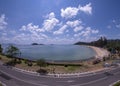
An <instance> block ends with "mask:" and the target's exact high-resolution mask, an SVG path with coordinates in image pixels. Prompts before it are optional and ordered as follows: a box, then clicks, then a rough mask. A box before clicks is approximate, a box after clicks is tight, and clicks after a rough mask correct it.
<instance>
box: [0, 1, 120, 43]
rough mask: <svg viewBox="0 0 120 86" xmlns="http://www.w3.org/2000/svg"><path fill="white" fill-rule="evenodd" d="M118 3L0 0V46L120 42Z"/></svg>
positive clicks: (119, 3) (119, 10) (119, 4)
mask: <svg viewBox="0 0 120 86" xmlns="http://www.w3.org/2000/svg"><path fill="white" fill-rule="evenodd" d="M119 8H120V0H0V43H16V44H30V43H33V42H36V43H44V44H72V43H75V42H77V41H85V42H90V41H94V40H97V39H99V38H100V37H101V36H105V37H106V38H108V39H119V38H120V9H119Z"/></svg>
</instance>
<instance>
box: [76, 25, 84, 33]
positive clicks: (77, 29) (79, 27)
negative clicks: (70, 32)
mask: <svg viewBox="0 0 120 86" xmlns="http://www.w3.org/2000/svg"><path fill="white" fill-rule="evenodd" d="M83 28H84V27H83V26H78V27H75V28H74V32H78V31H80V30H82V29H83Z"/></svg>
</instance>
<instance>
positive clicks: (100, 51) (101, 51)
mask: <svg viewBox="0 0 120 86" xmlns="http://www.w3.org/2000/svg"><path fill="white" fill-rule="evenodd" d="M88 47H89V48H91V49H93V50H94V51H95V52H96V55H95V58H96V59H101V60H102V59H103V57H108V56H109V54H110V52H109V51H107V50H106V49H103V48H99V47H95V46H88Z"/></svg>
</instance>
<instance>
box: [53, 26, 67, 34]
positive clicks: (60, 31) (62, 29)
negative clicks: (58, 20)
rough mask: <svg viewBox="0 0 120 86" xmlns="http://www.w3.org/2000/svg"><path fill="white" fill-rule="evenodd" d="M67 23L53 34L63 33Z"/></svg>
mask: <svg viewBox="0 0 120 86" xmlns="http://www.w3.org/2000/svg"><path fill="white" fill-rule="evenodd" d="M67 27H68V26H67V25H63V26H62V27H61V28H60V29H59V30H57V31H54V32H53V34H55V35H58V34H63V33H64V31H65V30H66V29H67Z"/></svg>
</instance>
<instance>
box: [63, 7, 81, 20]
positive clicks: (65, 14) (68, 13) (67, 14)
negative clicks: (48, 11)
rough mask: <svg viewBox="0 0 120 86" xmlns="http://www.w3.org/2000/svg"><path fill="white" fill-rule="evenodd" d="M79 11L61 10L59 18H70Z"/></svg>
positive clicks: (72, 8)
mask: <svg viewBox="0 0 120 86" xmlns="http://www.w3.org/2000/svg"><path fill="white" fill-rule="evenodd" d="M78 11H79V9H78V8H76V7H67V8H66V9H61V16H62V17H63V18H72V17H74V16H76V15H77V14H78Z"/></svg>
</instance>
